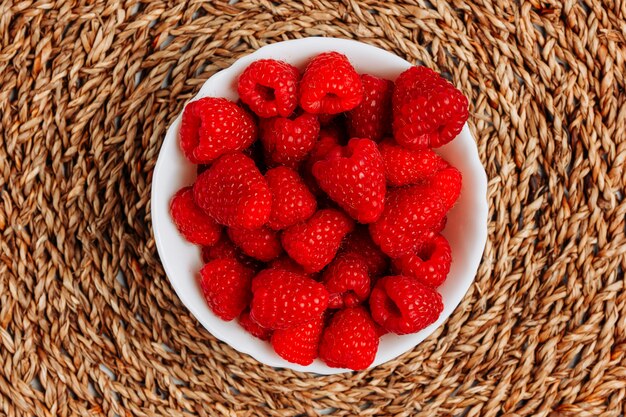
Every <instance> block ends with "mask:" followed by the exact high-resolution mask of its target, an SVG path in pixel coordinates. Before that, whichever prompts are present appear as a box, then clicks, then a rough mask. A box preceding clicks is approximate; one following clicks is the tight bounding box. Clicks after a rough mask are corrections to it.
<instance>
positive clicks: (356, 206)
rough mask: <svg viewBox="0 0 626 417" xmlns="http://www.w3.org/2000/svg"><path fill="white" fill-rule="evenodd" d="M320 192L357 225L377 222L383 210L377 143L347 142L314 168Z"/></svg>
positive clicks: (382, 181)
mask: <svg viewBox="0 0 626 417" xmlns="http://www.w3.org/2000/svg"><path fill="white" fill-rule="evenodd" d="M313 175H314V176H315V178H316V179H317V182H318V184H319V186H320V188H321V189H322V190H324V191H325V192H326V194H328V196H329V197H330V198H331V199H332V200H333V201H335V202H337V204H339V205H340V206H341V207H342V208H343V209H344V210H346V212H347V213H348V214H349V215H350V216H352V217H353V218H354V219H356V220H357V221H358V222H360V223H371V222H374V221H376V220H377V219H378V218H379V217H380V215H381V213H382V212H383V209H384V202H385V190H386V188H385V174H384V168H383V161H382V158H381V156H380V153H379V152H378V148H377V147H376V143H375V142H373V141H371V140H369V139H350V142H348V145H346V146H345V147H336V148H334V149H332V150H331V151H330V152H329V153H328V154H326V156H325V157H324V159H323V160H321V161H318V162H316V163H315V165H313Z"/></svg>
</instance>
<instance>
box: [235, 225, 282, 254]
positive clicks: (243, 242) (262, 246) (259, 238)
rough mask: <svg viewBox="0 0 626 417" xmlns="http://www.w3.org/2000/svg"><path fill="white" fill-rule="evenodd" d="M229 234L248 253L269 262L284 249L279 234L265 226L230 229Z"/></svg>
mask: <svg viewBox="0 0 626 417" xmlns="http://www.w3.org/2000/svg"><path fill="white" fill-rule="evenodd" d="M228 236H229V237H230V239H231V240H232V241H233V243H234V244H235V245H237V247H239V248H240V249H241V251H242V252H243V253H245V254H246V255H248V256H250V257H252V258H254V259H258V260H259V261H263V262H269V261H271V260H272V259H274V258H277V257H278V255H280V253H281V252H282V251H283V248H282V246H281V245H280V239H279V238H278V234H277V233H276V232H275V231H273V230H271V229H270V228H268V227H266V226H263V227H261V228H259V229H252V230H249V229H235V228H229V229H228Z"/></svg>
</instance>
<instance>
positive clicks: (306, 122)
mask: <svg viewBox="0 0 626 417" xmlns="http://www.w3.org/2000/svg"><path fill="white" fill-rule="evenodd" d="M260 128H261V142H262V143H263V149H264V150H265V155H266V159H267V160H268V162H269V163H270V165H279V164H280V165H286V166H288V167H290V168H296V167H297V166H298V165H299V164H300V162H301V161H302V160H304V159H306V157H307V155H308V154H309V152H311V150H312V149H313V146H315V142H316V141H317V137H318V135H319V133H320V124H319V122H318V121H317V117H316V116H315V115H312V114H308V113H304V114H301V115H300V116H297V117H295V118H294V119H293V120H292V119H287V118H284V117H273V118H271V119H263V120H261V123H260Z"/></svg>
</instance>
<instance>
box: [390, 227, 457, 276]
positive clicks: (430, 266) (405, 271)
mask: <svg viewBox="0 0 626 417" xmlns="http://www.w3.org/2000/svg"><path fill="white" fill-rule="evenodd" d="M451 263H452V251H451V249H450V244H449V243H448V241H447V240H446V238H445V237H443V236H441V235H437V236H436V237H435V238H434V239H433V240H431V241H430V242H428V243H425V244H423V245H420V247H418V248H416V249H415V250H413V251H411V252H410V253H408V254H406V255H402V256H400V257H399V258H396V259H394V260H393V266H394V269H395V270H396V271H398V272H399V273H400V274H402V275H404V276H407V277H413V278H415V279H417V280H418V281H420V282H421V283H422V284H425V285H428V286H430V287H433V288H437V287H438V286H440V285H441V284H443V282H444V281H445V280H446V277H447V276H448V272H450V264H451Z"/></svg>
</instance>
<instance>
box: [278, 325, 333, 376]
mask: <svg viewBox="0 0 626 417" xmlns="http://www.w3.org/2000/svg"><path fill="white" fill-rule="evenodd" d="M323 329H324V319H323V318H322V317H321V316H320V317H317V318H314V319H313V320H310V321H307V322H306V323H302V324H299V325H297V326H294V327H290V328H288V329H284V330H276V331H275V332H274V334H273V335H272V346H273V347H274V351H275V352H276V353H277V354H278V356H280V357H281V358H283V359H285V360H287V361H289V362H292V363H297V364H299V365H305V366H306V365H310V364H311V363H313V361H314V360H315V358H317V350H318V346H319V341H320V338H321V336H322V330H323Z"/></svg>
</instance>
